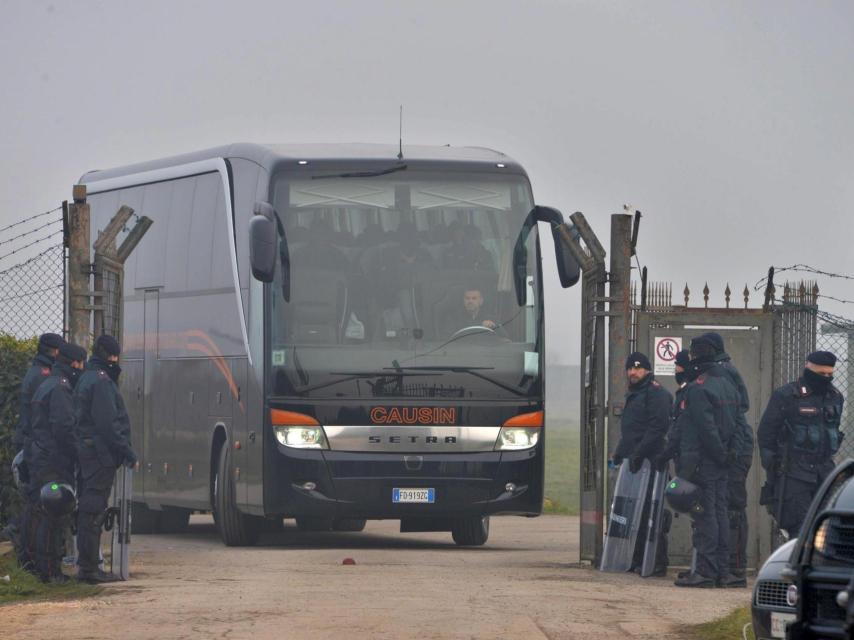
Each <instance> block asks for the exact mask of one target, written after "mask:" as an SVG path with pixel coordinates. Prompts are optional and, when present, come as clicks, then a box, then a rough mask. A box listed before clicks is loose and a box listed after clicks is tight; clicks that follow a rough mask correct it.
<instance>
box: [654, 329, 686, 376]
mask: <svg viewBox="0 0 854 640" xmlns="http://www.w3.org/2000/svg"><path fill="white" fill-rule="evenodd" d="M681 350H682V338H681V337H680V338H674V337H669V338H659V337H656V338H655V367H654V368H655V371H654V373H655V374H656V375H663V376H672V375H674V374H675V373H676V354H677V353H679V352H680V351H681Z"/></svg>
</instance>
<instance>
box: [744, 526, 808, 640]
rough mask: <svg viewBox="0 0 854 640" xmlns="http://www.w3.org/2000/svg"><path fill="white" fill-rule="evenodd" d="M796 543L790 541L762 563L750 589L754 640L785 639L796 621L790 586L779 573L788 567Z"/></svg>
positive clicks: (788, 581) (789, 582)
mask: <svg viewBox="0 0 854 640" xmlns="http://www.w3.org/2000/svg"><path fill="white" fill-rule="evenodd" d="M796 542H797V540H789V541H788V542H787V543H785V544H783V545H781V546H780V547H778V548H777V550H776V551H774V553H772V554H771V556H770V557H769V558H768V559H767V560H766V561H765V564H764V565H762V568H761V569H760V570H759V573H758V574H757V576H756V584H755V585H754V587H753V602H752V614H753V616H752V617H753V633H754V635H755V636H756V638H757V640H767V639H770V638H785V637H786V627H787V626H788V625H789V624H790V623H791V622H793V621H794V619H795V607H794V605H793V604H790V602H789V601H788V600H787V598H788V599H789V600H791V599H792V598H793V595H794V594H793V592H792V591H791V588H792V583H791V581H790V580H786V579H785V578H784V577H783V576H782V575H781V574H782V573H783V571H785V570H786V567H788V564H789V557H790V556H791V555H792V548H793V547H794V546H795V543H796Z"/></svg>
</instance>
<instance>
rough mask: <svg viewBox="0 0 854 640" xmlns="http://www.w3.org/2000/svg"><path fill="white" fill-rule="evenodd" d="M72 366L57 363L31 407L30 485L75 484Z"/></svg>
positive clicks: (75, 456) (75, 459) (28, 458)
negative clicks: (47, 483)
mask: <svg viewBox="0 0 854 640" xmlns="http://www.w3.org/2000/svg"><path fill="white" fill-rule="evenodd" d="M71 379H72V371H71V367H70V366H68V365H65V364H59V363H57V364H54V365H53V367H52V369H51V372H50V376H48V378H47V380H45V381H44V382H43V383H42V384H41V385H40V386H39V388H38V389H37V390H36V393H35V395H34V396H33V400H32V403H31V405H30V408H31V414H30V420H31V427H32V440H31V443H30V449H29V454H28V456H27V466H28V467H29V472H30V478H31V484H32V485H33V487H34V488H35V489H40V488H41V486H42V485H43V484H44V483H46V482H69V483H73V482H74V470H75V466H76V464H77V454H76V450H75V447H74V422H75V415H74V387H73V385H72V383H71Z"/></svg>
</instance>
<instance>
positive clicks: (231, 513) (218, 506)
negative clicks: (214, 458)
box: [214, 442, 261, 547]
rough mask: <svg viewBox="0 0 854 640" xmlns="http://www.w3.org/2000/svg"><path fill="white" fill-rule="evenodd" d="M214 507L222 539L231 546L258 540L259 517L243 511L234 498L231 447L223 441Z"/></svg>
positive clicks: (245, 544) (239, 545)
mask: <svg viewBox="0 0 854 640" xmlns="http://www.w3.org/2000/svg"><path fill="white" fill-rule="evenodd" d="M214 487H215V488H214V509H215V510H216V522H217V528H218V529H219V535H220V537H221V538H222V541H223V542H224V543H225V544H226V546H229V547H249V546H252V545H254V544H255V543H256V542H257V541H258V534H259V533H260V529H261V527H260V523H259V522H258V518H256V517H254V516H250V515H247V514H245V513H241V512H240V511H239V510H238V509H237V505H236V503H235V499H234V474H233V473H232V472H231V447H230V446H229V444H228V442H225V443H223V445H222V448H221V449H220V451H219V463H218V464H217V471H216V480H215V483H214Z"/></svg>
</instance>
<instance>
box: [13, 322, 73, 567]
mask: <svg viewBox="0 0 854 640" xmlns="http://www.w3.org/2000/svg"><path fill="white" fill-rule="evenodd" d="M64 342H65V340H63V339H62V336H60V335H58V334H56V333H43V334H42V335H40V336H39V345H38V353H36V356H35V357H34V358H33V361H32V364H30V368H29V369H27V373H26V374H25V375H24V379H23V381H22V382H21V389H20V391H19V392H18V424H17V425H15V432H14V434H13V435H12V446H13V447H14V450H15V451H21V452H24V457H26V451H27V449H29V445H30V441H31V440H32V430H31V427H30V402H31V401H32V399H33V395H34V394H35V392H36V389H38V388H39V386H40V385H41V383H42V382H44V381H45V380H47V377H48V376H49V375H50V370H51V367H53V362H54V360H55V359H56V353H57V351H58V350H59V347H61V346H62V344H63V343H64ZM18 473H19V474H20V479H21V482H22V484H21V486H22V487H26V485H27V482H28V480H29V478H28V474H27V465H26V462H23V463H21V464H20V465H19V466H18ZM21 497H22V499H23V501H24V502H26V500H27V497H26V490H24V491H22V496H21ZM19 527H20V524H19V521H18V518H12V519H11V521H10V522H9V524H8V525H7V527H6V528H5V529H4V530H3V533H2V536H0V539H2V538H9V539H11V540H12V542H13V543H14V544H15V551H16V553H17V555H18V559H19V561H20V563H21V566H23V565H24V564H26V563H27V562H28V558H26V555H25V554H26V551H25V548H24V545H22V544H21V541H20V538H19V536H18V531H19Z"/></svg>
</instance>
